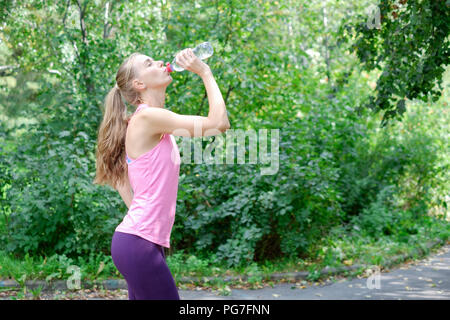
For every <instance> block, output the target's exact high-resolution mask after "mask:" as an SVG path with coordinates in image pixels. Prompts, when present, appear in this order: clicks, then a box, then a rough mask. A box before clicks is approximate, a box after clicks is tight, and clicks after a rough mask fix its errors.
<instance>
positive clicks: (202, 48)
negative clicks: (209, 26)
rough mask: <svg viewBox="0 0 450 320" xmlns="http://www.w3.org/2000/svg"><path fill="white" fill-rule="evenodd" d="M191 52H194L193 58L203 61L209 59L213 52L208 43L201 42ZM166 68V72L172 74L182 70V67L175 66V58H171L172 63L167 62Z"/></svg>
mask: <svg viewBox="0 0 450 320" xmlns="http://www.w3.org/2000/svg"><path fill="white" fill-rule="evenodd" d="M192 52H194V54H195V56H196V57H198V58H199V59H200V60H204V59H207V58H209V57H211V56H212V55H213V52H214V50H213V48H212V46H211V44H210V43H209V42H203V43H200V44H199V45H198V46H196V47H195V48H194V49H193V50H192ZM166 67H167V71H169V72H172V71H174V70H175V71H178V72H180V71H183V70H184V69H183V68H182V67H180V66H179V65H177V64H176V57H175V58H173V61H172V63H168V62H167V64H166Z"/></svg>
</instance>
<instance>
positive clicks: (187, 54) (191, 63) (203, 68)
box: [176, 48, 211, 77]
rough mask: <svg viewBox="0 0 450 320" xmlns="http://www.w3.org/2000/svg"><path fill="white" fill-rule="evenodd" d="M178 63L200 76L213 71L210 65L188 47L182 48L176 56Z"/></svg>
mask: <svg viewBox="0 0 450 320" xmlns="http://www.w3.org/2000/svg"><path fill="white" fill-rule="evenodd" d="M176 63H177V64H178V65H179V66H180V67H182V68H184V69H186V70H188V71H191V72H193V73H195V74H197V75H199V76H200V77H203V76H205V75H207V74H208V73H210V72H211V69H210V67H209V66H208V65H207V64H206V63H204V62H203V61H202V60H200V59H199V58H198V57H197V56H196V55H195V54H194V52H193V51H192V49H191V48H186V49H184V50H182V51H181V52H180V53H178V54H177V56H176Z"/></svg>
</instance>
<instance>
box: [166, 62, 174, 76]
mask: <svg viewBox="0 0 450 320" xmlns="http://www.w3.org/2000/svg"><path fill="white" fill-rule="evenodd" d="M166 70H167V72H168V73H171V72H173V68H172V66H171V65H170V63H169V62H167V63H166Z"/></svg>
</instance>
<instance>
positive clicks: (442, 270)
mask: <svg viewBox="0 0 450 320" xmlns="http://www.w3.org/2000/svg"><path fill="white" fill-rule="evenodd" d="M179 294H180V298H181V299H182V300H262V299H264V300H276V299H279V300H417V299H420V300H424V299H433V300H434V299H439V300H441V299H443V300H449V299H450V245H446V246H443V247H441V248H439V249H438V250H437V252H435V253H432V254H431V255H430V256H429V257H427V258H424V259H423V260H417V261H414V262H411V263H404V264H401V265H399V266H397V267H393V268H391V269H390V270H381V271H380V270H377V269H376V267H374V268H373V269H372V270H368V272H367V273H366V274H365V276H360V277H356V278H353V279H349V278H341V279H339V278H337V279H336V278H335V279H333V280H328V281H324V282H323V284H320V285H306V286H305V282H303V283H302V282H298V283H294V282H293V283H282V284H276V285H274V287H270V286H268V287H265V288H262V289H255V290H243V289H231V292H230V294H229V295H221V294H220V293H218V292H213V291H207V290H201V291H192V290H179Z"/></svg>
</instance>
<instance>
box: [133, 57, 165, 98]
mask: <svg viewBox="0 0 450 320" xmlns="http://www.w3.org/2000/svg"><path fill="white" fill-rule="evenodd" d="M134 66H135V68H136V69H135V70H136V71H137V77H136V79H135V80H134V83H135V85H136V86H137V88H138V89H139V90H146V89H147V88H151V89H155V88H161V87H164V88H165V87H167V86H168V85H169V84H170V83H171V82H172V80H173V79H172V77H171V76H170V74H169V72H167V70H166V66H165V65H164V62H163V61H161V60H153V59H152V58H151V57H149V56H146V55H140V56H138V57H136V59H135V61H134Z"/></svg>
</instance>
